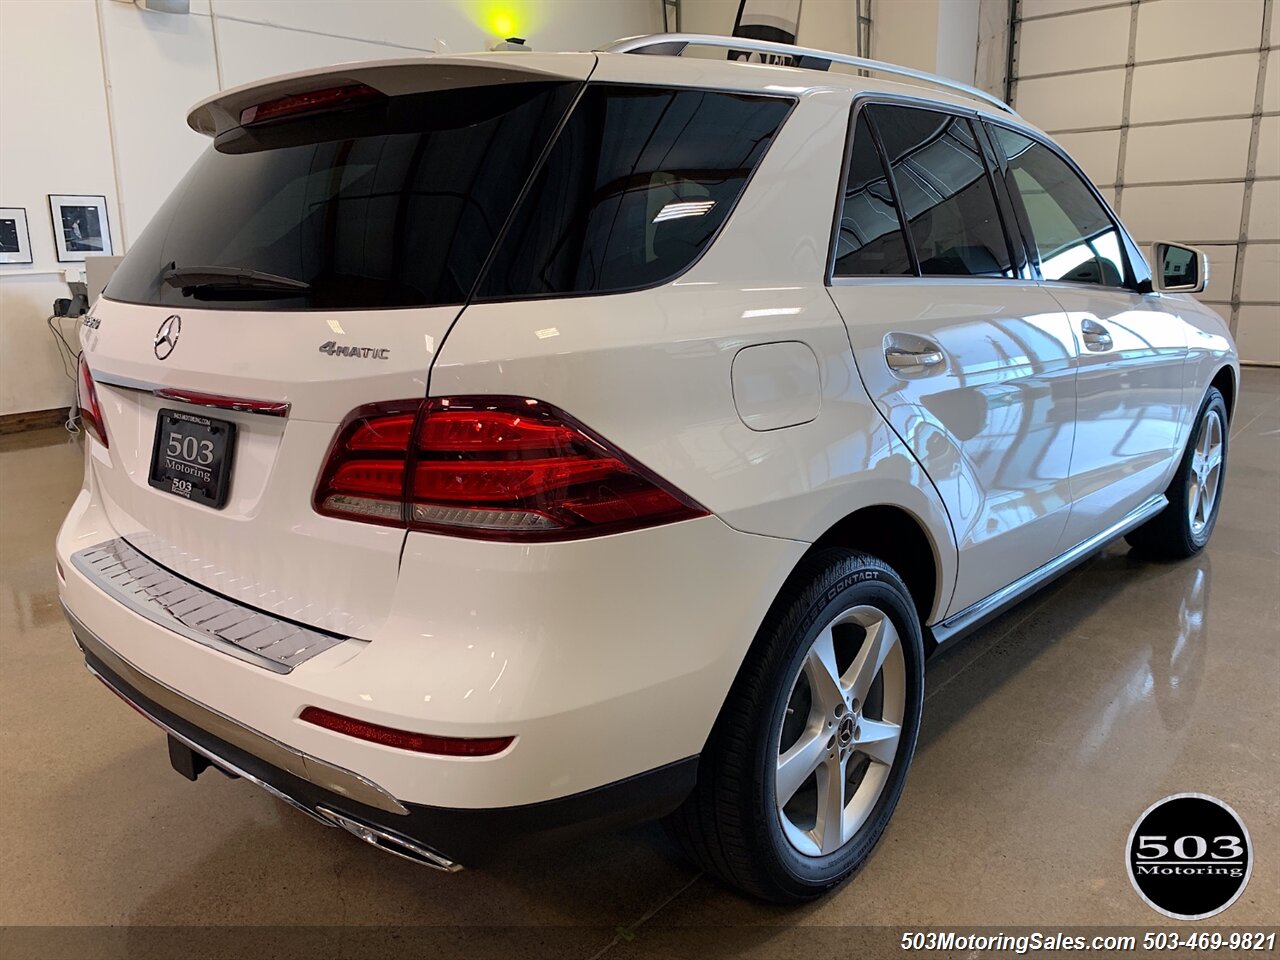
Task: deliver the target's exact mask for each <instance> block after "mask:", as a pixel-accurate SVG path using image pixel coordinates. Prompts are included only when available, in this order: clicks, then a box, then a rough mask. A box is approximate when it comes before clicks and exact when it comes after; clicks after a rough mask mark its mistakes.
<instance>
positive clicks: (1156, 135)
mask: <svg viewBox="0 0 1280 960" xmlns="http://www.w3.org/2000/svg"><path fill="white" fill-rule="evenodd" d="M1274 7H1275V5H1274V4H1273V3H1268V2H1264V0H1133V2H1129V0H1124V2H1120V3H1116V2H1114V0H1112V2H1107V0H1017V3H1016V5H1015V10H1016V12H1015V18H1016V20H1015V31H1016V32H1015V38H1016V43H1015V46H1014V61H1013V74H1012V94H1013V102H1014V105H1015V106H1016V107H1017V109H1018V111H1019V112H1020V113H1022V114H1023V115H1024V116H1025V117H1027V119H1029V120H1030V121H1032V122H1033V123H1035V124H1037V125H1039V126H1040V127H1042V128H1044V129H1045V130H1047V131H1048V132H1049V133H1051V134H1052V135H1053V136H1054V137H1055V138H1056V139H1057V140H1058V141H1060V142H1061V143H1062V144H1063V146H1065V147H1066V148H1067V149H1068V150H1069V151H1070V152H1071V153H1072V155H1073V156H1074V157H1075V158H1076V159H1077V160H1078V161H1079V162H1080V164H1081V166H1083V167H1084V169H1085V170H1086V171H1087V172H1088V174H1089V176H1090V177H1091V178H1092V179H1093V180H1094V182H1095V183H1097V184H1098V186H1099V187H1101V188H1102V191H1103V193H1104V194H1105V195H1106V196H1108V197H1109V198H1110V199H1111V201H1112V203H1113V205H1114V206H1115V208H1116V210H1117V211H1118V212H1119V213H1120V215H1121V217H1123V219H1124V221H1125V223H1126V224H1127V225H1128V226H1129V228H1130V230H1132V231H1133V232H1134V234H1135V235H1136V237H1137V239H1138V240H1139V242H1141V243H1143V244H1144V245H1145V244H1147V243H1150V242H1151V241H1153V240H1179V241H1182V242H1185V243H1191V244H1194V245H1196V246H1200V247H1203V248H1204V249H1205V250H1206V252H1207V253H1208V254H1209V260H1210V263H1211V271H1210V285H1209V289H1208V291H1207V292H1206V293H1205V294H1204V295H1203V296H1202V299H1203V300H1205V301H1206V302H1208V303H1211V304H1212V305H1213V307H1214V308H1215V309H1216V310H1218V311H1219V312H1220V313H1221V314H1222V316H1223V317H1225V318H1226V319H1227V321H1228V322H1229V323H1230V324H1231V329H1232V331H1233V332H1234V333H1235V334H1236V339H1237V341H1238V342H1239V345H1240V353H1241V356H1242V358H1243V359H1244V360H1246V361H1251V362H1256V363H1271V364H1280V51H1278V50H1277V49H1276V48H1277V45H1280V22H1277V21H1278V19H1280V18H1277V17H1276V15H1275V12H1274Z"/></svg>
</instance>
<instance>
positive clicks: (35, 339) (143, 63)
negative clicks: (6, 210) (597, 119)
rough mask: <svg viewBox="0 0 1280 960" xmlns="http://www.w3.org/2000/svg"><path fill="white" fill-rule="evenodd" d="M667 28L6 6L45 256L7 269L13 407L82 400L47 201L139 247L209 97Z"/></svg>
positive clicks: (460, 5) (37, 251)
mask: <svg viewBox="0 0 1280 960" xmlns="http://www.w3.org/2000/svg"><path fill="white" fill-rule="evenodd" d="M661 24H662V13H661V3H660V0H503V2H500V3H498V2H489V0H416V2H411V0H359V2H356V0H342V2H339V0H192V3H191V13H190V14H189V15H187V16H175V15H168V14H162V13H147V12H145V11H143V10H141V9H139V8H138V7H136V6H135V5H133V4H132V3H128V2H120V0H0V142H2V143H3V145H4V148H3V150H0V205H3V206H20V207H25V208H26V211H27V220H28V224H29V226H30V232H31V248H32V256H33V259H34V261H35V262H34V263H32V264H29V265H26V264H21V265H20V264H3V265H0V415H3V414H8V413H16V412H21V411H28V410H44V409H49V408H52V407H60V406H66V405H67V404H68V403H69V402H70V400H71V397H72V391H73V387H72V384H71V381H69V380H67V379H66V378H64V377H63V374H62V367H61V364H60V362H59V359H58V354H57V351H56V349H55V347H54V343H53V340H52V338H51V336H50V334H49V331H48V329H47V327H46V326H45V319H46V317H47V316H48V314H49V312H50V307H51V304H52V302H53V300H54V298H56V297H60V296H66V295H67V292H68V291H67V288H66V283H65V280H66V279H68V278H67V277H66V276H65V274H64V271H65V269H66V268H67V267H71V269H72V270H73V271H76V272H77V273H78V272H79V271H80V270H81V267H80V265H67V264H59V263H58V262H57V257H56V255H55V253H54V248H53V232H52V225H51V223H50V219H49V207H48V201H47V199H46V194H49V193H86V194H101V195H104V196H106V197H107V207H108V220H109V222H110V227H111V235H112V243H113V245H114V247H115V252H117V253H122V252H125V251H126V250H127V248H128V244H129V243H130V242H131V241H132V240H134V239H135V238H136V237H137V236H138V233H139V232H140V231H141V230H142V228H143V227H145V226H146V224H147V221H148V220H150V219H151V217H152V215H153V214H154V213H155V211H156V209H157V208H158V207H159V206H160V204H161V203H162V202H163V201H164V199H165V197H166V196H168V194H169V191H170V190H171V189H172V188H173V186H174V185H175V184H176V183H177V182H178V180H179V179H180V178H181V177H182V175H183V174H184V173H185V172H186V170H187V168H188V167H189V166H190V165H191V163H192V161H193V160H194V159H195V157H196V156H197V155H198V154H199V153H200V151H201V150H202V149H203V148H204V147H205V145H206V144H207V142H208V141H207V140H205V138H203V137H201V136H199V135H197V134H195V133H193V132H192V131H191V130H190V129H188V127H187V125H186V113H187V109H188V108H189V107H190V106H191V105H192V104H193V103H195V102H196V101H198V100H201V99H203V98H204V97H206V96H208V95H210V94H211V93H215V92H217V91H218V90H219V89H226V88H227V87H231V86H236V85H238V84H241V83H247V82H249V81H252V80H256V79H259V78H262V77H266V76H270V75H272V74H277V73H285V72H288V71H291V70H299V69H303V68H305V67H311V66H321V65H324V64H328V63H335V62H341V61H344V60H362V59H370V58H376V57H397V56H406V55H412V54H414V53H417V52H423V51H431V50H440V51H441V52H451V53H461V52H465V51H471V50H481V49H485V48H487V47H488V46H489V45H490V44H492V43H493V42H494V40H496V39H499V34H502V35H504V36H510V35H515V36H521V37H525V38H526V39H528V40H529V42H530V44H531V45H532V46H533V47H534V48H535V49H538V50H581V49H591V48H592V47H596V46H600V45H602V44H604V43H607V42H608V41H610V40H614V39H617V38H619V37H625V36H631V35H635V34H641V33H655V32H657V31H658V30H660V29H661ZM730 24H732V14H731V15H730ZM67 327H68V329H70V327H71V324H70V323H68V324H67Z"/></svg>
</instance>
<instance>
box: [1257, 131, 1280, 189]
mask: <svg viewBox="0 0 1280 960" xmlns="http://www.w3.org/2000/svg"><path fill="white" fill-rule="evenodd" d="M1256 175H1257V176H1259V177H1280V117H1263V118H1262V124H1261V126H1259V128H1258V166H1257V170H1256Z"/></svg>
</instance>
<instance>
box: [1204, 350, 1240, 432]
mask: <svg viewBox="0 0 1280 960" xmlns="http://www.w3.org/2000/svg"><path fill="white" fill-rule="evenodd" d="M1209 386H1211V387H1217V388H1218V390H1219V391H1220V392H1221V393H1222V399H1224V400H1225V401H1226V402H1227V419H1228V420H1230V419H1232V418H1233V417H1234V416H1235V412H1236V373H1235V371H1234V370H1233V369H1232V368H1231V365H1230V364H1227V365H1226V366H1224V367H1222V368H1221V369H1220V370H1219V371H1218V372H1217V373H1215V374H1214V375H1213V379H1212V380H1210V381H1209Z"/></svg>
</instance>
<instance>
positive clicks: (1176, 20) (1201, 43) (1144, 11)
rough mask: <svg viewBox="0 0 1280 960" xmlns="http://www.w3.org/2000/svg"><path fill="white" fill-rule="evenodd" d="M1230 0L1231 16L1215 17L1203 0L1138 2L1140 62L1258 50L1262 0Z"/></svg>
mask: <svg viewBox="0 0 1280 960" xmlns="http://www.w3.org/2000/svg"><path fill="white" fill-rule="evenodd" d="M1219 2H1221V0H1219ZM1229 2H1230V4H1231V13H1230V16H1214V15H1213V11H1212V10H1207V9H1206V5H1205V4H1204V3H1203V2H1188V0H1150V2H1147V3H1143V4H1141V5H1139V7H1138V45H1137V58H1138V62H1139V63H1141V62H1142V61H1143V60H1167V59H1170V58H1172V57H1192V56H1198V55H1201V54H1205V53H1221V52H1222V51H1224V50H1249V49H1253V50H1256V49H1258V44H1259V42H1260V41H1261V38H1262V0H1229ZM1206 13H1207V14H1208V15H1207V16H1206Z"/></svg>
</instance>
